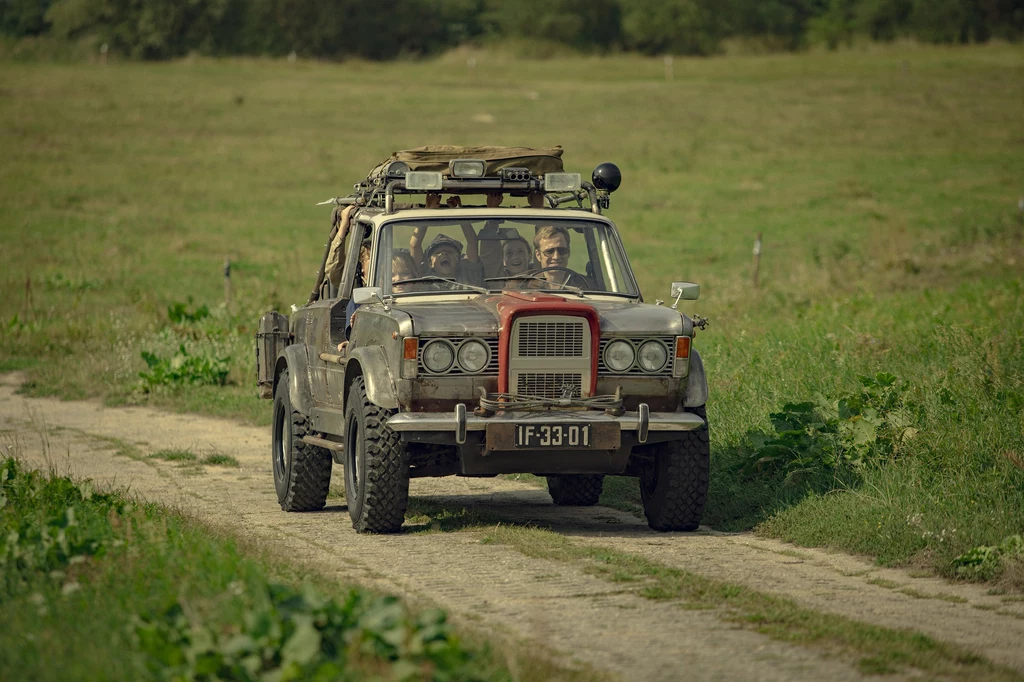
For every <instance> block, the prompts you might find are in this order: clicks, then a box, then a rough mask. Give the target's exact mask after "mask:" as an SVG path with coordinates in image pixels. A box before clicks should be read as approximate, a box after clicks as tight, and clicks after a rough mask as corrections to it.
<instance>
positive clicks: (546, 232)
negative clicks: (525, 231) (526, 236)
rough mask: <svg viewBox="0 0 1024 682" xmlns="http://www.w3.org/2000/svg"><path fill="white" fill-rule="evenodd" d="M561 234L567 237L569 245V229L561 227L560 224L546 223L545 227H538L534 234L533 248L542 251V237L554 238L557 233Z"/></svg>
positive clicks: (566, 240)
mask: <svg viewBox="0 0 1024 682" xmlns="http://www.w3.org/2000/svg"><path fill="white" fill-rule="evenodd" d="M559 234H560V235H562V236H563V237H565V245H566V246H569V230H567V229H565V228H564V227H561V226H560V225H544V226H543V227H538V228H537V233H536V234H535V235H533V248H535V249H536V250H538V251H540V240H541V239H552V238H554V236H555V235H559Z"/></svg>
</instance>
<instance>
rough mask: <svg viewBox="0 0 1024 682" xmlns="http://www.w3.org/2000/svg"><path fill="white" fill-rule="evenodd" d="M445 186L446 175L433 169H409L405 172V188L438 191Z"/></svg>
mask: <svg viewBox="0 0 1024 682" xmlns="http://www.w3.org/2000/svg"><path fill="white" fill-rule="evenodd" d="M443 186H444V176H442V175H441V174H440V173H435V172H432V171H409V172H408V173H406V174H405V188H406V189H412V190H419V191H421V192H433V191H438V190H440V189H441V188H442V187H443Z"/></svg>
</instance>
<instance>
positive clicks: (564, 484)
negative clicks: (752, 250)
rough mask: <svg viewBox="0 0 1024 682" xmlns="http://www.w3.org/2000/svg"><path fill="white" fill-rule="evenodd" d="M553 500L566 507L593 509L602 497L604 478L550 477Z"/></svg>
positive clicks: (549, 490) (587, 476)
mask: <svg viewBox="0 0 1024 682" xmlns="http://www.w3.org/2000/svg"><path fill="white" fill-rule="evenodd" d="M547 479H548V492H549V493H551V500H552V501H553V502H554V503H555V504H558V505H562V506H566V507H592V506H593V505H595V504H597V501H598V499H600V497H601V489H602V488H603V487H604V476H597V475H593V476H591V475H582V474H579V475H568V474H561V475H557V476H548V477H547Z"/></svg>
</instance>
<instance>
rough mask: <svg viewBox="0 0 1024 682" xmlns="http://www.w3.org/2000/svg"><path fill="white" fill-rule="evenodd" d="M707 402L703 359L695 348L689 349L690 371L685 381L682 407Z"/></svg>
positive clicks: (706, 379)
mask: <svg viewBox="0 0 1024 682" xmlns="http://www.w3.org/2000/svg"><path fill="white" fill-rule="evenodd" d="M707 402H708V377H707V374H706V373H705V372H704V361H703V360H701V358H700V353H698V352H697V351H696V350H691V351H690V372H689V378H688V379H687V381H686V395H685V396H683V407H700V406H701V405H704V404H706V403H707Z"/></svg>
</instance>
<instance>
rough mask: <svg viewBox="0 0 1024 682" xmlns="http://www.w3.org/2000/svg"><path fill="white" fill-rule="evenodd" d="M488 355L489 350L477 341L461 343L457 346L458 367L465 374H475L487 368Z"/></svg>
mask: <svg viewBox="0 0 1024 682" xmlns="http://www.w3.org/2000/svg"><path fill="white" fill-rule="evenodd" d="M490 354H491V352H490V350H489V349H488V348H487V346H486V345H485V344H484V343H483V342H482V341H478V340H477V339H470V340H468V341H463V342H462V345H461V346H459V367H461V368H462V369H463V371H465V372H469V373H470V374H475V373H476V372H479V371H481V370H483V368H484V367H486V366H487V361H488V360H490V357H489V356H490Z"/></svg>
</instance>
